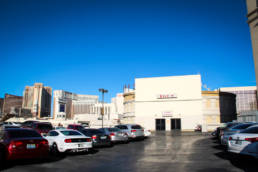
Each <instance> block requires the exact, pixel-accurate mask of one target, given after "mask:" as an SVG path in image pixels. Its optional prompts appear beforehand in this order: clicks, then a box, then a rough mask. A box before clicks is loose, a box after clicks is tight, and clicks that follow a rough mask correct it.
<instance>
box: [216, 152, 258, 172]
mask: <svg viewBox="0 0 258 172" xmlns="http://www.w3.org/2000/svg"><path fill="white" fill-rule="evenodd" d="M215 155H216V156H218V157H219V158H222V159H225V160H228V161H230V163H231V164H232V165H234V166H235V167H237V168H240V169H242V170H244V171H256V172H257V171H258V166H257V163H258V160H257V159H255V158H252V157H250V156H244V155H238V154H233V153H229V152H226V151H225V152H218V153H215Z"/></svg>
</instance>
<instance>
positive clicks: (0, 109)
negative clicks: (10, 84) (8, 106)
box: [0, 98, 4, 117]
mask: <svg viewBox="0 0 258 172" xmlns="http://www.w3.org/2000/svg"><path fill="white" fill-rule="evenodd" d="M3 105H4V99H3V98H0V117H1V116H2V113H3Z"/></svg>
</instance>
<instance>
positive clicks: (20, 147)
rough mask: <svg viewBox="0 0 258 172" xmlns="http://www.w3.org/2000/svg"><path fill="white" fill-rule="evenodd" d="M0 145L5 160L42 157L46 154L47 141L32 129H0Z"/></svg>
mask: <svg viewBox="0 0 258 172" xmlns="http://www.w3.org/2000/svg"><path fill="white" fill-rule="evenodd" d="M0 147H1V148H2V150H3V152H4V158H5V159H7V160H15V159H25V158H43V157H47V156H48V152H49V146H48V141H47V140H46V139H44V138H43V137H42V136H41V135H40V134H39V133H38V132H36V131H35V130H32V129H24V128H8V129H4V130H0Z"/></svg>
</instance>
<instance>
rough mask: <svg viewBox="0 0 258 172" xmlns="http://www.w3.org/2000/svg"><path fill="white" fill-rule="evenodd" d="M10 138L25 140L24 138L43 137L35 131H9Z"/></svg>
mask: <svg viewBox="0 0 258 172" xmlns="http://www.w3.org/2000/svg"><path fill="white" fill-rule="evenodd" d="M8 135H9V137H10V138H23V137H41V135H40V134H39V133H38V132H36V131H33V130H20V129H19V130H10V131H8Z"/></svg>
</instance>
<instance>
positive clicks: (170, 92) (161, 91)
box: [135, 75, 203, 131]
mask: <svg viewBox="0 0 258 172" xmlns="http://www.w3.org/2000/svg"><path fill="white" fill-rule="evenodd" d="M201 85H202V84H201V76H200V75H185V76H169V77H154V78H136V79H135V123H138V124H141V125H142V126H143V127H145V128H147V129H151V130H174V129H180V130H182V131H193V130H194V129H195V127H196V126H197V125H203V112H202V94H201Z"/></svg>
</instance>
